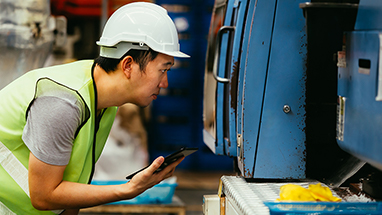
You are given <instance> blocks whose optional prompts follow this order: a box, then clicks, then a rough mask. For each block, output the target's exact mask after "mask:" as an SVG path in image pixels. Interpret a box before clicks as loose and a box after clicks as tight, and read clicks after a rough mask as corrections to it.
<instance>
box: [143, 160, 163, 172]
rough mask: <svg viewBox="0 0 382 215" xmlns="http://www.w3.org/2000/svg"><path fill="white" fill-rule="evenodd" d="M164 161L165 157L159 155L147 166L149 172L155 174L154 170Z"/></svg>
mask: <svg viewBox="0 0 382 215" xmlns="http://www.w3.org/2000/svg"><path fill="white" fill-rule="evenodd" d="M163 162H164V157H163V156H159V157H157V158H156V159H155V160H154V161H153V162H152V163H151V165H150V166H149V167H148V168H147V170H148V172H149V173H150V174H151V175H152V174H154V172H155V171H156V170H157V169H158V168H159V167H160V166H161V165H162V163H163Z"/></svg>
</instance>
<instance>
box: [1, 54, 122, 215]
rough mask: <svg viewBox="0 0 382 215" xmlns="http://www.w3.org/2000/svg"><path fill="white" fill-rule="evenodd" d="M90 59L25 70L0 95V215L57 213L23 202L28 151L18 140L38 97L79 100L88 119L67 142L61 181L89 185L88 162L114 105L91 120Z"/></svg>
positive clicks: (110, 121)
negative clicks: (56, 94)
mask: <svg viewBox="0 0 382 215" xmlns="http://www.w3.org/2000/svg"><path fill="white" fill-rule="evenodd" d="M92 64H93V61H92V60H87V61H78V62H74V63H70V64H65V65H60V66H53V67H48V68H42V69H36V70H33V71H30V72H27V73H26V74H24V75H23V76H21V77H20V78H18V79H16V80H15V81H13V82H12V83H11V84H9V85H8V86H6V87H5V88H3V89H2V90H1V91H0V214H2V215H3V214H58V213H60V212H61V211H38V210H36V209H35V208H34V207H33V206H32V204H31V201H30V198H29V187H28V162H29V153H30V151H29V149H28V148H27V147H26V145H25V144H24V142H23V140H22V138H21V137H22V134H23V129H24V127H25V124H26V117H27V111H28V108H29V106H30V105H31V103H32V102H33V100H34V99H35V98H36V97H37V96H38V95H39V93H41V92H43V93H46V92H48V93H49V92H50V91H51V90H55V89H59V88H61V89H65V90H67V91H68V92H71V93H74V94H75V95H76V96H78V98H80V99H82V100H83V102H84V104H85V106H86V109H87V110H88V113H89V114H88V117H87V120H86V121H85V123H84V124H83V125H82V126H81V127H80V130H79V131H78V133H77V136H76V138H75V140H74V142H73V147H72V154H71V158H70V160H69V163H68V165H67V167H66V169H65V172H64V176H63V180H65V181H71V182H79V183H90V181H91V177H92V174H93V171H94V164H95V162H96V161H97V160H98V158H99V156H100V155H101V152H102V149H103V147H104V145H105V142H106V140H107V137H108V135H109V132H110V129H111V126H112V124H113V121H114V118H115V115H116V112H117V107H110V108H107V109H105V111H104V113H103V115H102V117H101V119H100V121H99V122H96V121H97V117H96V115H97V110H96V102H97V101H96V98H97V95H96V93H97V92H96V90H95V85H94V81H93V78H92Z"/></svg>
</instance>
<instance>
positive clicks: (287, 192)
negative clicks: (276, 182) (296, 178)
mask: <svg viewBox="0 0 382 215" xmlns="http://www.w3.org/2000/svg"><path fill="white" fill-rule="evenodd" d="M277 200H278V201H322V202H340V201H341V199H340V198H337V197H335V196H333V194H332V192H331V191H330V189H329V188H328V187H324V186H322V185H321V183H318V184H311V185H309V188H308V189H306V188H303V187H302V186H300V185H296V184H286V185H283V186H281V188H280V198H278V199H277Z"/></svg>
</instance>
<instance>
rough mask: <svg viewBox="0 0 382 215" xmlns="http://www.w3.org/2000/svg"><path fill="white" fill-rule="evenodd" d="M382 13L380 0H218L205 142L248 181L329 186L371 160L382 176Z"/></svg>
mask: <svg viewBox="0 0 382 215" xmlns="http://www.w3.org/2000/svg"><path fill="white" fill-rule="evenodd" d="M381 11H382V2H381V1H373V0H366V1H365V0H360V1H359V0H338V1H335V0H333V1H322V0H321V1H320V0H316V1H314V0H312V1H310V2H307V1H306V0H305V1H298V0H297V1H296V0H283V1H277V0H247V1H246V0H228V1H225V0H216V1H215V7H214V11H213V17H212V21H211V28H210V34H209V47H208V51H207V63H206V70H205V71H206V73H205V86H204V87H205V94H204V115H203V119H204V131H203V137H204V142H205V144H206V145H207V146H209V148H210V149H211V150H212V151H213V152H214V153H215V154H218V155H226V156H230V157H233V160H234V161H235V163H236V164H237V167H238V171H239V172H240V175H241V176H243V177H244V178H246V179H247V181H251V180H255V181H256V180H258V179H261V180H263V179H267V180H270V179H277V180H283V179H288V180H299V179H307V178H309V179H316V180H319V181H323V182H328V183H329V182H332V181H333V180H332V179H333V178H336V177H337V179H336V180H338V177H343V179H344V180H346V179H349V177H350V176H351V175H353V174H354V172H356V171H359V168H361V167H362V166H363V167H362V168H361V170H363V169H365V168H367V169H366V170H365V171H368V173H367V174H369V173H375V175H379V176H380V171H381V170H382V156H381V152H382V133H381V132H380V130H381V128H382V115H381V113H382V111H381V109H380V108H381V103H380V102H381V101H382V75H381V74H380V73H379V72H378V70H379V67H380V64H379V59H380V58H381V57H380V52H381V51H380V50H382V49H381V47H382V45H381V44H382V43H381V40H382V34H381V30H382V24H381V23H382V22H381V21H382V15H381ZM365 162H367V164H366V165H364V163H365ZM355 163H356V165H354V164H355ZM354 166H357V168H354ZM343 171H347V172H349V173H351V174H343V175H342V172H343ZM340 172H341V175H339V173H340ZM380 179H381V178H377V179H376V180H374V181H378V180H379V181H380ZM344 180H342V181H341V183H342V182H344ZM380 184H381V183H380V182H379V184H378V183H376V186H374V187H373V186H372V185H371V187H373V188H372V189H374V190H375V188H377V187H378V186H380ZM373 185H375V184H373Z"/></svg>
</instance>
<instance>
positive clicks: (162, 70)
mask: <svg viewBox="0 0 382 215" xmlns="http://www.w3.org/2000/svg"><path fill="white" fill-rule="evenodd" d="M160 71H161V72H162V73H165V72H168V71H170V70H169V69H161V70H160Z"/></svg>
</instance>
